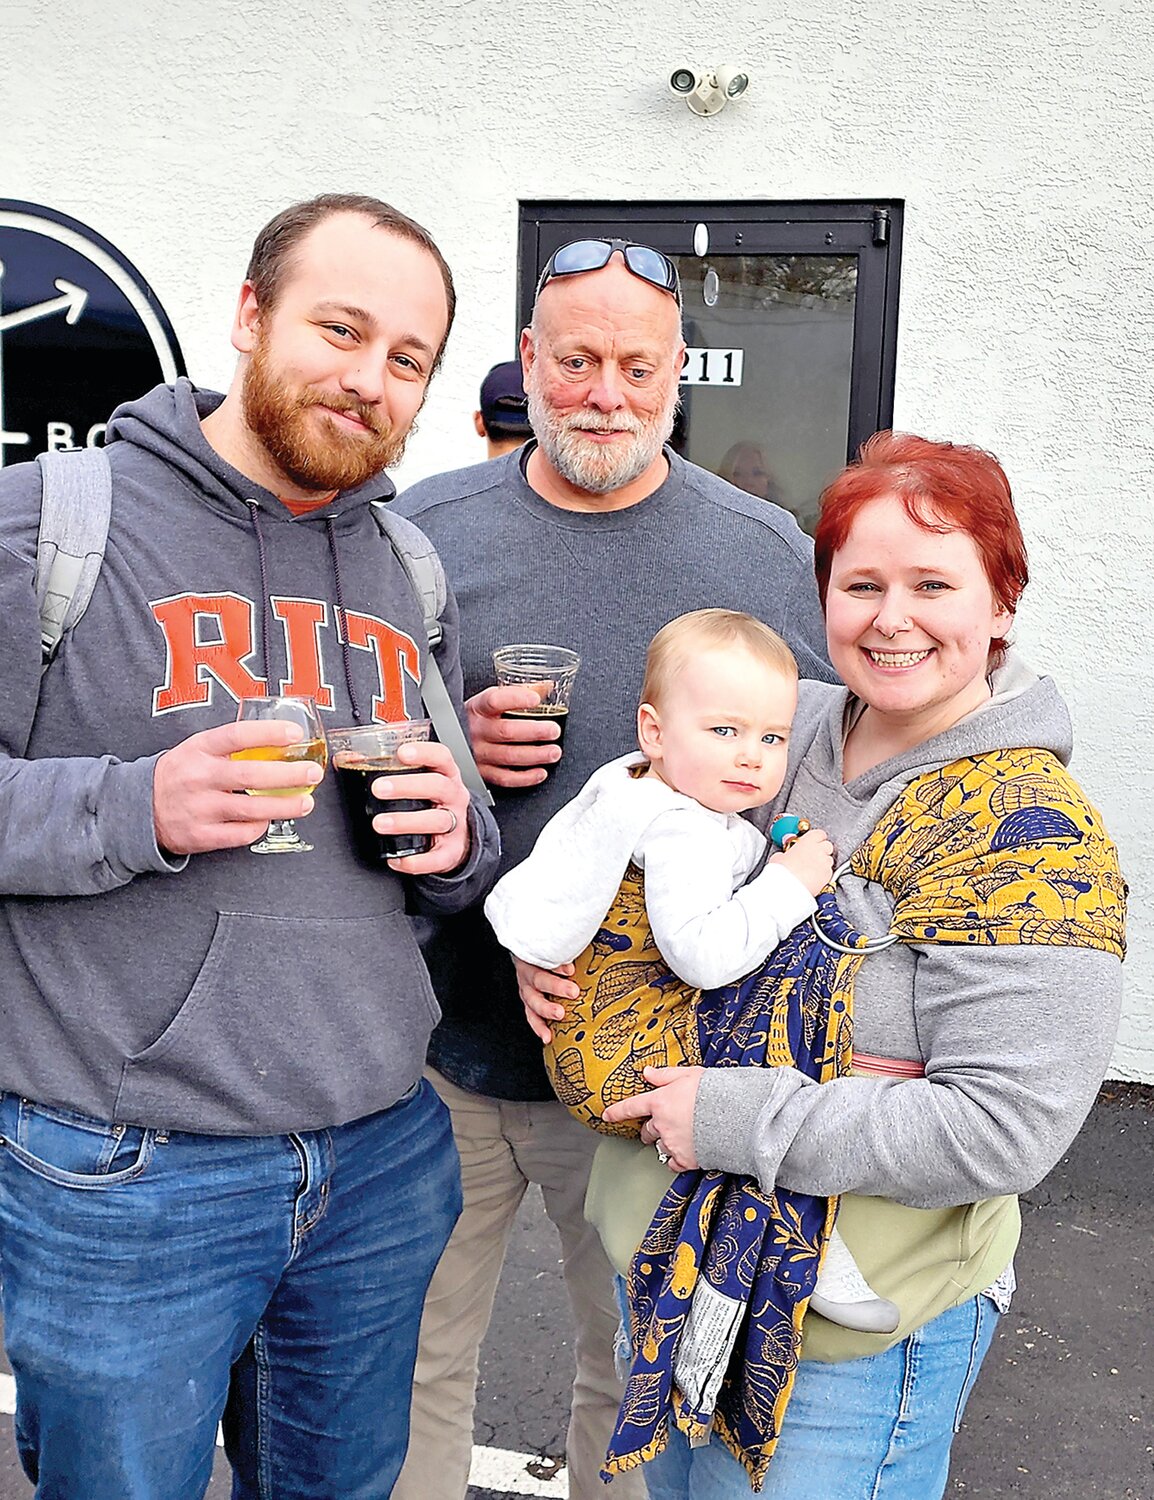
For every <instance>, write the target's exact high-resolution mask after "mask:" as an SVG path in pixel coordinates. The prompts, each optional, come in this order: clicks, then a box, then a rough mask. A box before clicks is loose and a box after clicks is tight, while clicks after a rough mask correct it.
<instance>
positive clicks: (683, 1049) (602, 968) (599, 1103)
mask: <svg viewBox="0 0 1154 1500" xmlns="http://www.w3.org/2000/svg"><path fill="white" fill-rule="evenodd" d="M573 979H574V982H575V983H576V984H577V985H578V986H579V987H580V990H581V993H580V995H579V996H578V997H577V999H576V1000H567V1001H566V1002H565V1019H564V1020H563V1021H553V1022H551V1023H550V1025H551V1027H552V1031H553V1040H552V1042H549V1043H547V1044H546V1046H545V1049H544V1058H545V1071H546V1072H547V1073H548V1075H549V1082H550V1083H551V1084H552V1085H553V1091H554V1093H555V1094H556V1095H557V1097H558V1099H560V1101H561V1103H562V1104H564V1105H565V1107H566V1108H567V1109H568V1110H569V1112H570V1113H571V1114H573V1115H575V1116H576V1117H577V1119H579V1120H580V1121H581V1123H582V1124H583V1125H589V1126H591V1127H592V1129H594V1130H596V1131H599V1132H600V1133H601V1134H602V1135H623V1136H636V1135H637V1134H638V1132H639V1131H640V1128H641V1122H640V1121H639V1120H630V1121H628V1122H627V1123H625V1124H621V1125H608V1124H606V1122H605V1121H604V1120H603V1119H602V1118H601V1116H602V1114H603V1112H604V1111H605V1110H606V1109H608V1107H609V1106H610V1105H611V1104H616V1103H617V1102H618V1101H619V1100H621V1099H628V1098H631V1097H632V1096H633V1095H634V1094H643V1093H644V1092H645V1090H646V1089H647V1088H648V1087H649V1085H648V1084H647V1083H646V1081H645V1075H644V1072H643V1071H642V1070H643V1069H644V1068H646V1067H650V1066H652V1067H655V1068H676V1067H680V1065H681V1064H682V1063H698V1062H700V1061H701V1052H700V1048H699V1046H698V1041H697V1021H696V1006H697V998H698V996H699V995H700V993H701V991H700V990H699V989H697V988H696V987H695V986H694V985H691V984H686V983H685V981H684V980H683V979H679V978H678V977H677V975H676V974H674V973H673V972H672V971H671V969H670V967H669V965H668V964H667V963H666V962H665V960H664V958H662V956H661V953H660V952H659V950H658V948H657V945H656V943H655V942H654V941H653V932H652V929H651V928H650V926H649V919H648V917H647V916H646V914H645V877H644V875H643V873H642V872H641V870H640V869H639V868H638V867H637V866H636V865H634V864H631V865H630V866H629V868H628V869H627V870H626V872H625V876H624V878H623V879H622V882H621V885H620V888H619V889H618V892H617V897H616V899H615V901H614V902H613V905H612V906H611V907H610V908H609V911H608V913H607V914H606V916H605V920H604V922H603V923H602V924H601V928H600V930H599V931H598V933H597V935H596V936H595V937H594V939H593V941H592V942H591V943H590V944H589V946H588V948H586V949H585V951H584V952H583V953H581V954H580V955H579V956H578V958H577V960H576V962H575V965H574V974H573Z"/></svg>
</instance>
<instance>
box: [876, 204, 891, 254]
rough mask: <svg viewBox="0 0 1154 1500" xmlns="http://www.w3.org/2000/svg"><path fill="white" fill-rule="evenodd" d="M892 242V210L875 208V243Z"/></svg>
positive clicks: (886, 243) (885, 243)
mask: <svg viewBox="0 0 1154 1500" xmlns="http://www.w3.org/2000/svg"><path fill="white" fill-rule="evenodd" d="M889 242H890V211H889V209H888V208H875V209H874V244H875V245H888V244H889Z"/></svg>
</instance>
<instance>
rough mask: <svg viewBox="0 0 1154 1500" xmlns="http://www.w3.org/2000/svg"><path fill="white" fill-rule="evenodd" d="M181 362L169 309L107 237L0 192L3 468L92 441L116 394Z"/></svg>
mask: <svg viewBox="0 0 1154 1500" xmlns="http://www.w3.org/2000/svg"><path fill="white" fill-rule="evenodd" d="M183 372H184V361H183V359H182V357H181V353H180V346H179V345H178V343H177V341H176V335H175V334H174V333H173V330H172V325H171V323H170V322H169V320H168V317H167V316H166V314H165V312H164V309H163V308H162V307H161V305H160V303H159V301H158V300H157V298H156V296H155V294H154V293H153V291H152V289H151V288H150V287H149V285H148V283H147V282H146V281H145V280H144V278H143V277H142V276H141V275H140V273H139V272H138V271H137V270H136V269H135V267H134V266H133V265H132V264H131V263H130V262H129V261H128V260H127V259H126V258H125V256H124V255H122V254H121V252H120V251H119V250H117V249H116V247H115V246H114V245H111V244H110V243H109V242H108V241H107V240H106V239H104V238H103V237H102V236H101V235H99V234H97V233H96V232H95V231H94V230H92V229H89V228H88V227H87V226H86V225H84V224H81V223H79V222H78V221H77V220H76V219H70V218H68V217H67V216H66V215H64V214H61V213H58V212H56V210H54V209H50V208H45V207H42V206H41V205H39V204H35V203H18V202H14V201H12V200H10V199H0V468H2V467H4V466H6V465H9V464H14V463H24V462H25V461H27V460H28V459H31V458H35V457H36V455H37V454H38V453H43V452H45V451H46V450H48V449H52V448H83V447H93V446H96V445H97V444H99V443H100V442H102V441H103V437H104V429H105V424H106V422H107V420H108V417H109V416H110V415H111V413H112V411H113V409H114V408H115V407H117V406H119V405H120V403H121V402H122V401H131V400H134V399H135V398H136V397H138V396H142V395H144V393H145V392H146V391H148V390H150V389H151V388H152V387H153V386H154V385H157V384H158V383H160V382H161V381H165V382H171V381H173V380H175V379H176V377H177V376H178V375H181V374H183Z"/></svg>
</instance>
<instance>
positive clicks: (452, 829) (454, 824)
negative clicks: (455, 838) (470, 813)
mask: <svg viewBox="0 0 1154 1500" xmlns="http://www.w3.org/2000/svg"><path fill="white" fill-rule="evenodd" d="M445 812H447V813H448V814H449V816H450V818H452V820H453V821H452V822H451V823H450V824H449V826H448V828H445V829H442V830H441V838H447V837H448V836H449V834H450V833H455V832H456V829H457V814H456V813H455V812H454V811H453V809H452V808H451V807H446V808H445Z"/></svg>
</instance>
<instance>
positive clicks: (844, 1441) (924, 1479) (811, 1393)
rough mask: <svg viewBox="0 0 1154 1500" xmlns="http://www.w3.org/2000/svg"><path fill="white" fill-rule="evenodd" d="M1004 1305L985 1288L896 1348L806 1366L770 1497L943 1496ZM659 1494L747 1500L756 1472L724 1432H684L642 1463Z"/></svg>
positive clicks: (666, 1499) (662, 1498)
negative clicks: (702, 1440)
mask: <svg viewBox="0 0 1154 1500" xmlns="http://www.w3.org/2000/svg"><path fill="white" fill-rule="evenodd" d="M997 1321H998V1310H997V1308H996V1307H995V1306H994V1304H993V1303H992V1302H991V1301H990V1299H989V1298H988V1297H975V1298H973V1299H971V1300H970V1301H969V1302H965V1303H963V1304H962V1306H961V1307H955V1308H951V1309H950V1310H949V1311H948V1312H944V1313H942V1314H940V1316H938V1317H936V1318H935V1319H934V1320H933V1321H932V1322H931V1323H927V1324H926V1325H925V1326H924V1327H923V1328H919V1329H917V1330H916V1331H915V1332H914V1333H911V1334H910V1335H909V1337H908V1338H905V1339H903V1340H902V1341H901V1343H899V1344H895V1345H894V1347H893V1348H892V1349H887V1350H886V1352H885V1353H884V1354H870V1355H867V1356H866V1357H865V1358H863V1359H853V1360H848V1361H846V1362H845V1363H844V1364H836V1365H823V1364H818V1363H816V1362H815V1361H813V1360H805V1361H803V1363H802V1364H801V1365H800V1366H799V1368H798V1373H797V1381H796V1383H795V1385H794V1388H793V1395H792V1397H791V1398H790V1403H789V1407H788V1408H787V1410H786V1414H785V1422H784V1424H783V1426H782V1432H781V1438H780V1441H779V1442H778V1445H777V1448H776V1450H775V1451H774V1455H773V1458H772V1459H771V1460H770V1464H769V1472H768V1474H767V1475H766V1480H765V1487H764V1488H763V1489H762V1491H761V1500H797V1496H799V1495H812V1496H813V1497H814V1500H834V1497H836V1500H941V1496H942V1494H943V1493H944V1491H945V1488H946V1477H947V1474H948V1472H949V1464H950V1445H951V1443H952V1442H953V1438H954V1433H955V1432H956V1431H957V1430H958V1427H959V1426H960V1425H961V1420H962V1412H963V1410H964V1409H965V1405H966V1401H967V1400H968V1398H969V1394H970V1391H971V1390H972V1389H973V1385H974V1381H975V1380H976V1379H977V1375H978V1369H979V1367H980V1366H981V1363H982V1360H983V1358H984V1357H985V1354H986V1350H987V1349H988V1348H989V1347H990V1340H991V1339H992V1338H993V1336H994V1327H995V1325H996V1324H997ZM641 1472H642V1473H643V1474H644V1475H645V1482H646V1485H647V1486H648V1489H649V1497H650V1500H746V1497H748V1496H749V1495H750V1494H751V1493H752V1491H751V1489H750V1484H749V1476H748V1475H747V1474H746V1472H745V1470H744V1469H743V1468H742V1467H741V1465H740V1464H739V1463H738V1462H737V1460H736V1459H735V1458H734V1457H733V1455H732V1454H731V1453H730V1452H729V1449H728V1448H726V1447H725V1446H724V1445H723V1444H722V1443H721V1442H719V1441H718V1439H717V1438H714V1439H713V1440H712V1441H711V1442H709V1443H708V1444H707V1445H706V1446H705V1447H704V1448H690V1447H689V1445H688V1443H687V1442H686V1440H685V1437H684V1435H683V1434H682V1433H680V1432H674V1433H673V1434H672V1436H671V1437H670V1440H669V1444H668V1446H667V1447H666V1448H665V1450H664V1452H662V1453H659V1454H658V1455H657V1457H656V1458H655V1459H653V1460H651V1462H649V1463H647V1464H645V1465H644V1466H643V1467H642V1470H641Z"/></svg>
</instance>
